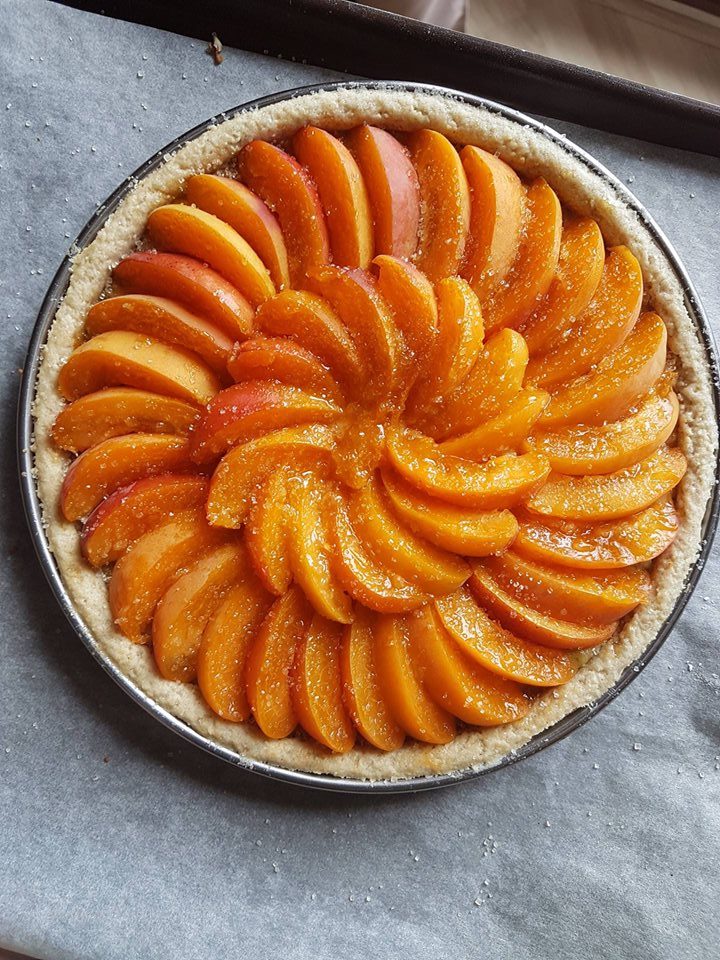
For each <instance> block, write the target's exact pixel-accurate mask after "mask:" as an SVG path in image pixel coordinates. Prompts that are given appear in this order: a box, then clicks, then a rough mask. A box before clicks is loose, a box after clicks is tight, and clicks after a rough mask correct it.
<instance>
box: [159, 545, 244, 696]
mask: <svg viewBox="0 0 720 960" xmlns="http://www.w3.org/2000/svg"><path fill="white" fill-rule="evenodd" d="M246 573H247V553H246V551H245V547H244V546H243V545H242V543H240V542H239V541H238V542H235V543H225V544H222V546H219V547H215V548H214V549H212V550H210V551H209V552H208V553H206V554H205V556H202V557H200V558H199V559H198V560H196V561H195V563H193V565H192V566H191V567H190V569H189V570H188V571H187V573H184V574H183V575H182V576H181V577H178V579H177V580H176V581H175V582H174V583H173V585H172V586H171V587H170V588H169V589H168V591H167V593H166V594H165V596H164V597H163V598H162V600H161V601H160V602H159V603H158V605H157V609H156V610H155V615H154V617H153V627H152V645H153V654H154V655H155V663H156V664H157V667H158V670H159V671H160V673H161V675H162V676H163V677H165V679H166V680H180V681H182V682H184V683H187V682H189V681H192V680H194V679H195V678H196V676H197V655H198V650H199V649H200V643H201V641H202V637H203V633H204V632H205V627H206V626H207V624H208V621H209V620H210V618H211V617H212V616H213V614H214V613H215V611H216V610H217V608H218V607H219V606H220V604H221V603H222V601H223V599H224V597H225V596H226V595H227V592H228V590H229V589H230V588H231V587H232V585H233V584H234V583H237V581H238V580H239V579H243V578H244V576H245V575H246Z"/></svg>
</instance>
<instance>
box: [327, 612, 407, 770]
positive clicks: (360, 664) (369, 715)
mask: <svg viewBox="0 0 720 960" xmlns="http://www.w3.org/2000/svg"><path fill="white" fill-rule="evenodd" d="M373 623H374V620H373V617H372V615H371V614H370V612H369V611H368V610H366V609H364V608H363V607H359V608H358V609H357V610H356V611H355V619H354V620H353V622H352V623H351V624H348V626H347V627H346V628H345V631H344V633H343V641H342V648H341V651H340V668H341V671H342V679H343V696H344V700H345V706H346V708H347V710H348V712H349V713H350V716H351V717H352V720H353V723H354V724H355V726H356V728H357V729H358V730H359V732H360V733H361V735H362V736H363V737H364V738H365V740H367V742H368V743H370V744H372V746H373V747H377V748H378V750H385V751H389V750H397V749H399V748H400V747H401V746H402V745H403V742H404V740H405V733H404V732H403V730H402V729H401V728H400V727H399V726H398V724H397V723H396V722H395V718H394V717H393V715H392V714H391V712H390V708H389V707H388V704H387V701H386V699H385V697H384V696H383V694H382V690H381V689H380V681H379V679H378V672H377V668H376V666H375V638H374V634H373Z"/></svg>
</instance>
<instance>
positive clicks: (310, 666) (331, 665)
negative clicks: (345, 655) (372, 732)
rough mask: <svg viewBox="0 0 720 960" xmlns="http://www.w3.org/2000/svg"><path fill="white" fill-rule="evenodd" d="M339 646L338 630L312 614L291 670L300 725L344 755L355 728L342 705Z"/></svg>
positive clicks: (335, 624) (350, 744)
mask: <svg viewBox="0 0 720 960" xmlns="http://www.w3.org/2000/svg"><path fill="white" fill-rule="evenodd" d="M341 645H342V627H341V626H340V625H339V624H337V623H333V622H332V621H330V620H326V619H325V618H324V617H321V616H319V615H318V614H315V616H314V617H313V618H312V622H311V623H310V626H309V627H308V629H307V632H306V633H305V636H304V637H302V639H301V640H300V641H299V643H298V645H297V649H296V651H295V661H294V663H293V670H292V697H293V706H294V707H295V713H296V715H297V718H298V720H299V721H300V726H301V727H302V728H303V730H304V731H305V733H307V734H309V735H310V736H311V737H312V738H313V739H314V740H317V742H318V743H321V744H322V745H323V746H325V747H327V748H328V750H332V752H333V753H347V752H348V750H352V748H353V745H354V744H355V728H354V727H353V724H352V720H351V718H350V714H349V713H348V711H347V710H346V708H345V704H344V702H343V685H342V675H341V667H340V657H341Z"/></svg>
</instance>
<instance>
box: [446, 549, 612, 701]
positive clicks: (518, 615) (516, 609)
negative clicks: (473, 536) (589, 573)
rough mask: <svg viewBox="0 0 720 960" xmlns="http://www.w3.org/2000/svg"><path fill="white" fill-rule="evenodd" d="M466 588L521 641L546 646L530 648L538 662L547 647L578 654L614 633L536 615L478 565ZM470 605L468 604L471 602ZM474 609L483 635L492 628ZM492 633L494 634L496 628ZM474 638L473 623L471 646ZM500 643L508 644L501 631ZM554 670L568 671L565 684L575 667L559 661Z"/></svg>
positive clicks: (607, 626)
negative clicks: (578, 651)
mask: <svg viewBox="0 0 720 960" xmlns="http://www.w3.org/2000/svg"><path fill="white" fill-rule="evenodd" d="M470 587H471V588H472V591H473V593H474V594H475V596H476V597H477V598H478V599H479V600H480V602H481V603H482V605H483V606H484V607H486V608H487V609H488V610H489V611H490V613H492V615H493V616H494V617H496V618H497V619H498V620H499V621H500V623H502V624H503V626H505V627H507V628H508V629H510V630H514V631H516V632H517V633H519V634H521V635H522V636H524V637H528V638H529V639H530V640H536V641H537V642H538V643H540V644H545V645H546V646H545V647H540V648H539V649H536V648H533V649H532V650H531V651H530V652H531V654H533V655H535V656H537V657H538V658H539V659H541V660H542V658H543V655H544V653H546V652H547V650H546V648H547V647H548V646H550V647H557V648H559V649H561V650H580V649H583V648H585V647H595V646H597V645H598V644H599V643H604V642H605V640H609V638H610V637H611V636H612V635H613V633H614V632H615V627H616V624H615V623H609V624H592V625H589V626H584V625H583V624H579V623H573V622H571V621H568V620H558V619H556V618H555V617H551V616H548V614H546V613H540V611H539V610H535V609H534V608H533V607H530V606H528V605H527V604H526V603H525V602H524V601H523V600H519V599H518V598H517V597H515V596H513V595H512V594H511V593H508V592H507V591H506V590H504V589H503V587H502V586H501V585H500V584H499V583H498V582H497V581H496V580H495V579H494V577H493V576H492V575H491V573H490V571H489V570H488V569H487V568H485V567H482V566H481V565H480V564H477V565H476V566H475V569H474V570H473V575H472V579H471V580H470ZM470 602H471V603H472V601H470ZM474 606H475V609H476V610H477V618H478V621H479V622H482V621H485V622H486V624H487V626H486V632H487V630H489V629H492V627H493V626H494V625H493V624H492V621H491V620H490V618H489V617H488V615H487V613H485V611H484V610H482V609H481V608H480V607H479V606H478V605H477V604H475V605H474ZM468 615H469V614H468V611H466V610H464V609H463V613H462V618H461V620H460V623H461V624H467V623H468ZM494 633H497V628H496V629H495V631H494ZM478 636H479V633H478V628H477V626H476V624H475V623H473V626H472V637H473V642H475V643H476V644H477V638H478ZM509 636H510V638H511V640H514V641H516V643H517V644H519V646H520V647H521V648H524V647H527V646H528V643H527V641H522V640H520V641H518V640H517V638H516V637H513V636H512V634H510V635H509ZM502 639H503V640H504V641H507V640H508V635H507V634H506V632H505V631H503V632H502ZM549 665H550V666H551V667H552V666H555V664H554V663H553V661H552V659H551V662H550V664H549ZM557 666H559V668H560V670H562V669H563V667H565V669H568V670H570V669H571V671H572V672H571V673H570V674H569V675H568V676H566V677H565V680H569V679H570V676H572V674H573V673H574V672H575V667H576V666H577V664H574V662H573V661H572V660H563V661H562V662H561V663H560V664H558V665H557ZM565 680H562V681H558V680H550V683H558V682H565ZM525 682H526V683H528V682H530V681H527V680H526V681H525ZM536 682H537V681H536Z"/></svg>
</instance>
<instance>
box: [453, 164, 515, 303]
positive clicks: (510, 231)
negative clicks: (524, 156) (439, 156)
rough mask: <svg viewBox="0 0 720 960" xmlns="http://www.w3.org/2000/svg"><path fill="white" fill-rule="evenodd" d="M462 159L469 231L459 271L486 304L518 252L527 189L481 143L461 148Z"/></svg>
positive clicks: (512, 172) (511, 170) (509, 168)
mask: <svg viewBox="0 0 720 960" xmlns="http://www.w3.org/2000/svg"><path fill="white" fill-rule="evenodd" d="M460 159H461V161H462V165H463V168H464V170H465V176H466V177H467V182H468V186H469V188H470V231H469V233H468V238H467V244H466V247H465V260H464V263H463V265H462V270H461V273H462V276H463V277H465V279H466V280H468V281H469V282H470V284H471V286H472V288H473V290H474V291H475V293H476V294H477V296H478V297H479V298H480V301H481V302H484V301H485V300H486V299H487V298H488V296H489V294H490V293H491V292H492V291H493V290H494V289H495V288H496V287H498V286H499V285H500V284H501V283H502V282H503V280H504V279H505V277H506V276H507V274H508V273H509V271H510V268H511V267H512V265H513V263H514V261H515V257H516V256H517V252H518V248H519V246H520V229H521V227H522V218H523V209H524V206H525V190H524V189H523V185H522V182H521V181H520V178H519V177H518V175H517V174H516V173H515V171H514V170H513V169H512V167H510V166H509V165H508V164H507V163H505V162H504V161H503V160H501V159H500V158H499V157H496V156H494V154H492V153H488V152H487V151H486V150H482V149H481V148H480V147H474V146H466V147H463V148H462V150H461V151H460Z"/></svg>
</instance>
